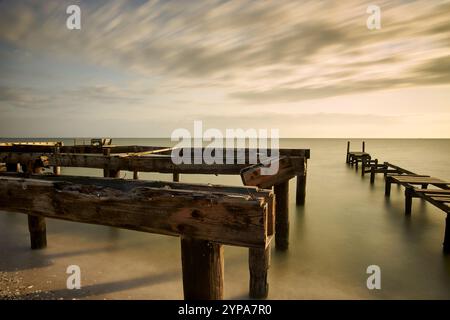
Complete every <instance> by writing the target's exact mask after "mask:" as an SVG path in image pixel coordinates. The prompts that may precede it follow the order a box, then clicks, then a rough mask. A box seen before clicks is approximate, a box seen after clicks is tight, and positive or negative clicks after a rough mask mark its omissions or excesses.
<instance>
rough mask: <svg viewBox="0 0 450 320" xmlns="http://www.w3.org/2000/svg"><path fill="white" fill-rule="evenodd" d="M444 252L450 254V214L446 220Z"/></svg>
mask: <svg viewBox="0 0 450 320" xmlns="http://www.w3.org/2000/svg"><path fill="white" fill-rule="evenodd" d="M444 252H445V253H450V213H447V218H446V219H445V233H444Z"/></svg>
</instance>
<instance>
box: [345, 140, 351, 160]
mask: <svg viewBox="0 0 450 320" xmlns="http://www.w3.org/2000/svg"><path fill="white" fill-rule="evenodd" d="M349 153H350V141H347V157H346V158H345V163H350V158H349Z"/></svg>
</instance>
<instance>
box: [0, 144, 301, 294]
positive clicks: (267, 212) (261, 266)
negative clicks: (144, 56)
mask: <svg viewBox="0 0 450 320" xmlns="http://www.w3.org/2000/svg"><path fill="white" fill-rule="evenodd" d="M172 152H178V153H179V154H180V155H182V156H190V157H191V158H192V162H191V163H183V164H174V163H173V161H172V158H171V154H172ZM184 152H185V150H181V149H180V150H179V149H174V148H170V147H159V146H115V145H111V141H108V143H107V144H105V142H104V141H101V140H100V141H96V143H92V144H91V145H74V146H64V145H63V144H62V143H60V142H46V143H26V142H25V143H3V144H0V163H5V166H4V169H5V170H6V171H8V172H2V173H1V176H0V178H1V179H0V208H1V209H3V210H6V211H16V212H22V213H26V214H28V216H29V229H30V237H31V246H32V248H33V249H39V248H43V247H45V246H46V241H47V240H46V231H45V228H46V226H45V217H49V218H56V219H64V220H70V221H75V222H84V223H95V224H102V225H109V226H113V227H118V228H127V229H132V230H138V231H144V232H153V233H159V234H167V235H173V236H180V238H181V244H182V266H183V285H184V294H185V298H186V299H219V298H222V295H223V293H222V292H223V271H222V269H223V254H222V247H221V246H222V245H224V244H225V245H237V246H244V247H248V248H249V271H250V283H249V288H250V293H249V294H250V297H252V298H264V297H266V296H267V294H268V277H267V273H268V268H269V265H270V242H271V241H270V240H271V238H272V237H273V236H274V235H275V238H276V239H275V244H276V248H277V249H280V250H286V249H287V248H288V237H289V211H288V208H289V205H288V204H289V202H288V199H289V197H288V195H289V188H288V187H289V180H290V179H291V178H294V177H297V190H296V191H297V194H296V202H297V204H304V202H305V192H306V168H307V160H308V159H309V150H307V149H280V150H279V157H278V158H276V159H271V160H272V161H277V162H279V163H278V164H279V170H278V172H277V173H276V174H274V175H270V176H264V175H261V172H260V171H258V169H257V167H258V166H259V167H260V166H266V165H267V163H263V162H262V161H260V157H259V152H258V150H253V149H223V150H209V149H205V148H201V149H191V151H190V154H183V153H184ZM205 152H209V153H210V154H212V155H215V153H216V152H223V155H224V156H225V155H226V154H230V153H231V154H232V155H233V156H234V162H233V163H226V164H221V163H219V164H217V163H214V164H206V163H205V162H204V160H203V158H201V159H199V157H198V155H199V154H200V155H202V154H204V153H205ZM253 154H256V155H257V158H258V161H259V162H260V163H259V164H257V165H253V164H251V162H250V155H253ZM44 167H52V168H53V175H42V172H43V168H44ZM61 167H86V168H97V169H103V173H104V177H106V178H109V179H104V178H87V177H75V176H59V175H60V168H61ZM121 170H125V171H131V172H132V174H133V180H124V179H119V177H120V171H121ZM252 170H253V171H252ZM0 171H1V170H0ZM250 171H252V172H253V174H252V176H251V177H249V176H248V172H250ZM18 172H19V173H18ZM20 172H23V173H20ZM139 172H158V173H169V174H172V175H173V180H174V181H179V180H180V174H215V175H217V174H231V175H240V176H241V177H242V181H243V183H244V185H246V186H245V187H231V186H212V185H198V184H184V183H177V182H174V183H170V182H160V181H159V182H158V181H139V180H137V179H138V173H139ZM255 179H256V180H255ZM258 181H260V182H258ZM261 181H263V183H261ZM24 186H26V187H24ZM28 186H29V187H28ZM20 188H22V191H21V192H19V191H20ZM24 188H25V189H24ZM260 188H268V189H271V188H273V191H270V190H264V189H260ZM24 190H26V191H24ZM97 195H98V197H99V199H97ZM32 199H40V200H39V201H38V200H33V201H31V200H32ZM148 199H151V200H148ZM152 199H153V200H152ZM275 199H276V200H275ZM169 202H170V204H169ZM80 204H84V205H83V210H76V208H77V206H79V205H80ZM113 204H114V205H113ZM119 204H120V205H119ZM162 204H164V205H162ZM158 205H161V207H158ZM149 206H153V207H152V208H151V209H149V208H148V207H149ZM78 208H80V207H78ZM85 208H89V209H86V210H84V209H85ZM152 210H154V211H152ZM76 212H78V213H76ZM130 212H133V213H130ZM156 212H158V213H159V216H160V217H161V215H162V216H163V217H164V218H161V219H162V220H158V219H156V218H155V217H156V216H157V214H156ZM121 214H122V215H121ZM111 217H114V219H112V222H110V219H109V218H111ZM116 219H117V220H116ZM213 226H214V227H213ZM214 228H216V229H220V230H214ZM225 233H226V235H225ZM205 270H206V272H205ZM199 271H201V272H199Z"/></svg>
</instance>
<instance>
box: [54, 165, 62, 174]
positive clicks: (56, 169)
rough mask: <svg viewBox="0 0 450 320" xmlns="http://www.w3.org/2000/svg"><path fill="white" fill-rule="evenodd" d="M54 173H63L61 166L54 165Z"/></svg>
mask: <svg viewBox="0 0 450 320" xmlns="http://www.w3.org/2000/svg"><path fill="white" fill-rule="evenodd" d="M53 174H54V175H55V176H59V175H61V167H57V166H54V167H53Z"/></svg>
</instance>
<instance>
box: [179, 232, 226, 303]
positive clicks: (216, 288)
mask: <svg viewBox="0 0 450 320" xmlns="http://www.w3.org/2000/svg"><path fill="white" fill-rule="evenodd" d="M181 263H182V268H183V292H184V299H186V300H220V299H223V247H222V245H221V244H218V243H214V242H210V241H207V240H200V239H194V238H186V237H181Z"/></svg>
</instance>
